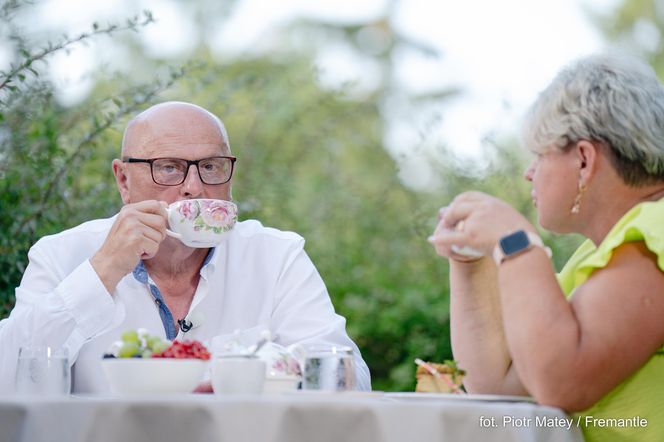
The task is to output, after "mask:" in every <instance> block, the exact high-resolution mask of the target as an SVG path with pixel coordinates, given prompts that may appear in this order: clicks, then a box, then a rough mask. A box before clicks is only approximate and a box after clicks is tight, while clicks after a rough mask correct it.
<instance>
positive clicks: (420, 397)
mask: <svg viewBox="0 0 664 442" xmlns="http://www.w3.org/2000/svg"><path fill="white" fill-rule="evenodd" d="M385 398H387V399H393V400H397V401H421V402H422V401H424V402H427V401H428V402H440V401H480V402H535V400H534V399H533V398H531V397H528V396H506V395H499V394H453V393H411V392H403V393H385Z"/></svg>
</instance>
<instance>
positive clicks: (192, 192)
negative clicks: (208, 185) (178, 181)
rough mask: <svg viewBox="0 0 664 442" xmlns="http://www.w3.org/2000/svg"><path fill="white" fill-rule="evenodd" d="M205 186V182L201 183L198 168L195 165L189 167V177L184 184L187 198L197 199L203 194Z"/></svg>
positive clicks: (183, 187) (183, 190)
mask: <svg viewBox="0 0 664 442" xmlns="http://www.w3.org/2000/svg"><path fill="white" fill-rule="evenodd" d="M192 168H193V170H192ZM203 186H204V184H203V181H201V177H200V175H199V174H198V167H196V165H195V164H191V165H189V171H188V172H187V177H186V178H185V180H184V183H182V192H183V193H184V194H185V195H187V196H191V197H197V196H199V195H200V194H201V193H203V188H204V187H203Z"/></svg>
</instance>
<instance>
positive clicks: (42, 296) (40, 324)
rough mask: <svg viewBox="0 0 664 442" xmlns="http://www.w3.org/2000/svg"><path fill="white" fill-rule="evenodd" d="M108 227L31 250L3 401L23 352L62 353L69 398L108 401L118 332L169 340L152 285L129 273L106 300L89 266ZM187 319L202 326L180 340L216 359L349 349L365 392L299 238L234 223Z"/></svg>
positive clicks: (0, 372)
mask: <svg viewBox="0 0 664 442" xmlns="http://www.w3.org/2000/svg"><path fill="white" fill-rule="evenodd" d="M114 221H115V218H108V219H101V220H94V221H89V222H86V223H83V224H81V225H79V226H77V227H74V228H73V229H69V230H66V231H64V232H61V233H58V234H56V235H51V236H46V237H44V238H42V239H40V240H39V241H38V242H37V243H36V244H35V245H34V246H33V247H32V248H31V249H30V252H29V254H28V257H29V260H30V262H29V264H28V267H27V269H26V271H25V273H24V275H23V279H22V281H21V285H20V286H19V287H18V288H17V289H16V306H15V308H14V310H12V312H11V314H10V316H9V317H8V318H6V319H4V320H2V321H0V349H1V350H0V393H11V392H13V391H14V374H15V370H16V362H17V357H18V349H19V347H21V346H26V345H52V346H64V347H66V348H67V349H68V350H69V355H70V361H71V362H72V363H73V366H72V380H73V382H72V385H73V389H72V392H74V393H106V392H108V391H109V389H108V384H107V382H106V380H105V378H104V374H103V371H102V367H101V361H102V355H103V354H104V353H105V352H106V351H108V349H109V348H110V347H111V345H112V343H113V342H114V341H117V340H119V338H120V335H121V334H122V332H124V331H125V330H129V329H138V328H145V329H147V330H148V331H149V332H150V333H151V334H156V335H160V336H163V337H165V336H166V331H165V329H164V324H163V322H162V318H161V317H160V313H159V306H158V305H157V303H156V302H155V297H154V294H153V293H152V292H151V290H150V285H149V281H147V282H141V281H139V279H137V278H136V277H135V275H134V274H133V273H129V274H127V275H125V277H124V278H123V279H122V280H121V281H120V282H119V284H118V285H117V287H116V288H115V290H114V291H113V293H112V294H109V293H108V291H107V290H106V288H105V286H104V285H103V283H102V282H101V280H100V279H99V277H98V275H97V273H96V272H95V271H94V269H93V268H92V266H91V265H90V261H89V260H90V258H91V257H92V256H93V255H94V253H96V251H97V250H99V248H100V247H101V245H102V244H103V242H104V240H105V238H106V236H107V235H108V232H109V230H110V228H111V225H112V224H113V222H114ZM134 273H135V272H134ZM153 290H154V289H153ZM187 317H195V318H198V319H197V322H198V324H196V323H194V324H193V327H192V329H191V330H189V331H188V332H187V333H183V332H182V331H181V330H179V331H178V335H177V339H196V340H199V341H201V342H203V343H204V344H206V345H208V346H211V347H212V348H211V350H212V351H213V352H214V351H216V350H217V348H216V347H218V346H219V345H221V343H224V342H226V341H228V340H230V339H231V338H232V339H240V340H241V341H242V342H240V343H252V342H255V341H257V340H258V339H259V337H260V334H261V333H262V332H263V331H264V330H269V331H270V333H271V335H272V337H273V339H274V341H275V342H276V343H278V344H281V345H284V346H289V345H292V344H296V343H300V344H303V345H306V344H333V345H344V346H350V347H351V348H352V349H353V351H354V353H355V355H356V356H355V365H356V371H357V385H358V388H359V389H362V390H369V389H371V380H370V375H369V369H368V368H367V365H366V364H365V363H364V361H363V360H362V357H361V355H360V352H359V349H358V348H357V346H356V345H355V344H354V343H353V341H352V340H351V339H350V338H349V337H348V335H347V333H346V329H345V325H346V321H345V319H344V318H343V317H341V316H339V315H338V314H336V313H335V311H334V307H333V306H332V302H331V300H330V297H329V295H328V293H327V289H326V287H325V284H324V282H323V280H322V279H321V277H320V275H319V274H318V271H317V270H316V268H315V266H314V264H313V263H312V262H311V260H310V259H309V257H308V256H307V254H306V252H305V251H304V239H303V238H302V237H301V236H299V235H297V234H295V233H292V232H282V231H279V230H276V229H272V228H267V227H263V226H262V225H261V224H260V223H259V222H258V221H254V220H249V221H243V222H238V223H237V224H236V225H235V228H234V229H233V230H232V231H231V232H229V234H228V235H226V236H225V238H224V241H223V242H222V243H221V244H220V245H219V246H217V247H216V248H215V249H214V250H213V252H212V253H211V255H210V256H209V260H208V261H207V262H206V263H205V264H204V266H203V267H202V268H201V271H200V282H199V284H198V288H197V289H196V293H195V295H194V299H193V301H192V304H191V307H190V309H189V314H188V315H187ZM176 319H179V318H176Z"/></svg>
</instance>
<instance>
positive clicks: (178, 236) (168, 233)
mask: <svg viewBox="0 0 664 442" xmlns="http://www.w3.org/2000/svg"><path fill="white" fill-rule="evenodd" d="M166 235H168V236H172V237H173V238H177V239H182V235H181V234H179V233H175V232H173V231H172V230H168V229H166Z"/></svg>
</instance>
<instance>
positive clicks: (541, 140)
mask: <svg viewBox="0 0 664 442" xmlns="http://www.w3.org/2000/svg"><path fill="white" fill-rule="evenodd" d="M522 139H523V143H524V145H525V146H526V147H528V148H529V149H531V150H533V151H535V152H545V151H547V150H550V149H552V148H554V149H560V150H565V149H566V148H568V147H571V144H573V143H575V142H576V141H579V140H589V141H599V142H604V143H606V144H607V145H608V147H609V150H610V155H609V156H610V159H611V164H612V165H613V166H614V168H615V169H616V171H617V172H618V174H619V175H620V177H621V178H622V179H623V180H624V181H625V183H627V184H629V185H632V186H641V185H646V184H651V183H653V182H658V181H663V180H664V87H662V85H661V84H660V82H659V80H658V79H657V76H656V75H655V72H654V70H653V69H652V68H651V67H650V66H648V65H647V64H646V63H644V62H643V61H641V60H639V59H636V58H632V57H628V56H625V55H615V54H614V55H608V54H604V55H592V56H588V57H585V58H582V59H580V60H577V61H576V62H574V63H572V64H571V65H569V66H568V67H566V68H565V69H563V70H562V71H561V72H560V73H559V74H558V75H557V76H556V78H555V79H554V80H553V81H552V82H551V84H550V85H549V86H548V87H547V88H546V89H545V90H544V91H543V92H542V93H540V95H539V97H538V98H537V100H536V101H535V103H534V104H533V105H532V106H531V108H530V110H529V111H528V113H527V115H526V118H525V121H524V124H523V131H522Z"/></svg>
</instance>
